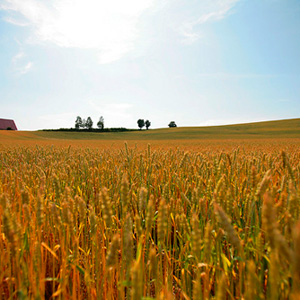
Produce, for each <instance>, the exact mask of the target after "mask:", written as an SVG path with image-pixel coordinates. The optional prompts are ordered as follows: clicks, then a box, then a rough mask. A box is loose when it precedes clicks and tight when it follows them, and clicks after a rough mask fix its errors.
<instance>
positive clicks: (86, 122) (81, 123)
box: [75, 116, 104, 130]
mask: <svg viewBox="0 0 300 300" xmlns="http://www.w3.org/2000/svg"><path fill="white" fill-rule="evenodd" d="M93 124H94V123H93V121H92V118H91V117H88V118H87V119H82V118H81V117H80V116H78V117H77V118H76V121H75V128H76V129H77V130H79V129H92V128H93ZM97 126H98V128H99V129H101V130H103V129H104V118H103V117H102V116H101V117H100V119H99V121H98V123H97Z"/></svg>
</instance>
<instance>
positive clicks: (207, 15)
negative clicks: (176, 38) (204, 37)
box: [178, 0, 240, 44]
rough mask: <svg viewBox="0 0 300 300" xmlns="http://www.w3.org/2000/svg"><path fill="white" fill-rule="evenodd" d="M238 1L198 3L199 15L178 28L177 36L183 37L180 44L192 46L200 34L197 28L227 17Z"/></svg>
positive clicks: (203, 0)
mask: <svg viewBox="0 0 300 300" xmlns="http://www.w3.org/2000/svg"><path fill="white" fill-rule="evenodd" d="M239 1H240V0H202V1H200V2H199V6H198V9H199V14H198V16H197V17H195V15H196V14H195V12H194V13H193V17H191V18H189V19H188V20H185V21H183V22H182V24H181V25H180V26H179V28H178V32H179V34H180V35H181V36H182V37H183V39H182V42H183V43H185V44H192V43H194V42H195V41H197V40H198V39H199V38H200V37H201V34H200V32H199V30H198V28H199V26H201V25H203V24H205V23H208V22H216V21H219V20H222V19H223V18H225V17H226V16H228V15H229V14H230V13H231V12H232V9H233V8H234V6H235V5H236V4H237V3H238V2H239Z"/></svg>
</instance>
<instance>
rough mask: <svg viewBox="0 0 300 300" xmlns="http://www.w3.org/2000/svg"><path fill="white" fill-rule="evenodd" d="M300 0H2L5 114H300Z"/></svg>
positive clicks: (35, 120) (180, 118) (111, 122)
mask: <svg viewBox="0 0 300 300" xmlns="http://www.w3.org/2000/svg"><path fill="white" fill-rule="evenodd" d="M299 96H300V1H299V0H127V1H124V0H51V1H50V0H0V118H11V119H14V120H15V122H16V124H17V126H18V128H19V129H20V130H35V129H42V128H61V127H66V128H70V127H74V122H75V119H76V117H77V116H78V115H79V116H81V117H82V118H87V117H88V116H90V117H91V118H92V120H93V121H94V127H96V123H97V121H98V120H99V117H100V116H103V117H104V120H105V126H106V127H129V128H137V120H138V119H139V118H144V119H149V120H150V121H151V123H152V125H151V128H158V127H167V125H168V123H169V122H170V121H172V120H174V121H176V123H177V125H178V126H202V125H219V124H232V123H244V122H251V121H262V120H275V119H287V118H298V117H300V115H299V112H300V97H299Z"/></svg>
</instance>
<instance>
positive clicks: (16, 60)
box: [11, 50, 33, 76]
mask: <svg viewBox="0 0 300 300" xmlns="http://www.w3.org/2000/svg"><path fill="white" fill-rule="evenodd" d="M11 62H12V64H13V71H14V73H15V74H16V75H18V76H20V75H24V74H26V73H28V72H29V71H30V70H31V69H32V67H33V62H31V61H26V55H25V53H24V52H23V51H22V50H21V51H20V52H18V53H17V54H16V55H15V56H13V58H12V59H11Z"/></svg>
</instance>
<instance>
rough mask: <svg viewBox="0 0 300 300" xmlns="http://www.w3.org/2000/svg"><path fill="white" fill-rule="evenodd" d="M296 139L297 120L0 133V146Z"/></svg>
mask: <svg viewBox="0 0 300 300" xmlns="http://www.w3.org/2000/svg"><path fill="white" fill-rule="evenodd" d="M262 138H272V139H274V138H276V139H282V138H300V119H291V120H280V121H268V122H258V123H248V124H237V125H226V126H209V127H178V128H163V129H151V130H148V131H146V130H143V131H133V132H109V133H107V132H105V133H88V132H81V133H79V132H51V131H16V132H13V131H0V143H1V142H3V143H4V142H12V141H15V142H17V141H31V142H33V141H36V142H37V141H39V142H46V143H49V142H50V143H51V141H53V140H65V141H74V140H78V141H86V140H100V141H103V140H108V141H112V140H115V141H142V140H145V141H162V140H222V139H242V140H243V139H262Z"/></svg>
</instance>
